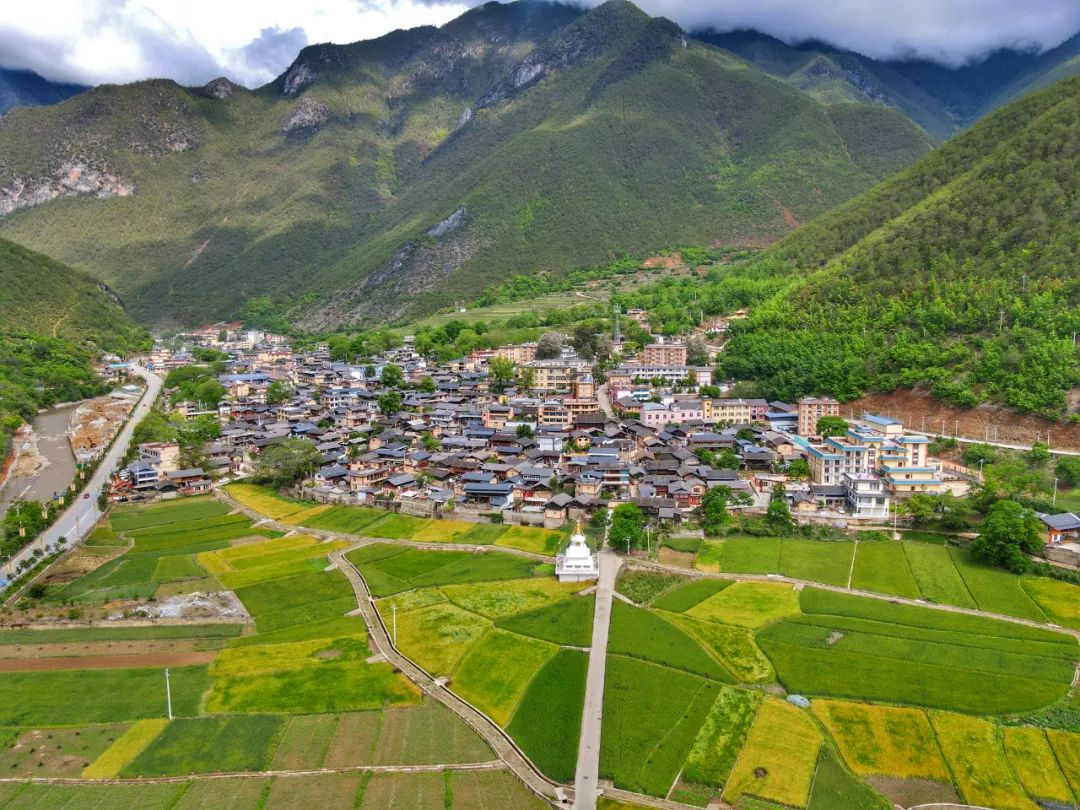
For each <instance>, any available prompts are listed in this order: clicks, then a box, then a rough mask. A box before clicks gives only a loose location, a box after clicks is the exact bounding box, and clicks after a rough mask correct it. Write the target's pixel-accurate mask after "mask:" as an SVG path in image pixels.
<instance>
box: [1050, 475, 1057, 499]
mask: <svg viewBox="0 0 1080 810" xmlns="http://www.w3.org/2000/svg"><path fill="white" fill-rule="evenodd" d="M1057 488H1058V482H1057V478H1055V479H1054V500H1053V501H1052V502H1051V503H1052V505H1053V506H1057Z"/></svg>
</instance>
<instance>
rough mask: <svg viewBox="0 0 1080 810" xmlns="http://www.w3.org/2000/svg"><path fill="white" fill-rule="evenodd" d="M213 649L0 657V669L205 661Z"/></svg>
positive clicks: (180, 664)
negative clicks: (174, 651)
mask: <svg viewBox="0 0 1080 810" xmlns="http://www.w3.org/2000/svg"><path fill="white" fill-rule="evenodd" d="M216 655H217V652H216V651H214V650H210V651H208V652H176V653H153V654H148V655H147V654H144V655H123V654H121V655H79V656H74V657H70V658H64V657H56V658H0V672H48V671H52V670H58V669H136V668H139V667H146V668H149V667H184V666H191V665H194V664H209V663H210V662H211V661H213V660H214V657H215V656H216Z"/></svg>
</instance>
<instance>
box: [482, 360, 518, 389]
mask: <svg viewBox="0 0 1080 810" xmlns="http://www.w3.org/2000/svg"><path fill="white" fill-rule="evenodd" d="M488 378H489V379H490V381H491V387H492V388H493V389H495V391H496V392H497V393H502V391H503V389H504V388H506V387H507V386H509V385H510V384H511V383H513V382H514V364H513V363H511V362H510V361H509V360H508V359H506V358H505V357H492V358H491V362H490V363H488Z"/></svg>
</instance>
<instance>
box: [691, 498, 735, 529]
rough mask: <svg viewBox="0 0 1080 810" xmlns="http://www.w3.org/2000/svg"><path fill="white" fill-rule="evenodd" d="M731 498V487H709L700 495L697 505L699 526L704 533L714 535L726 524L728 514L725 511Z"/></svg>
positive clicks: (728, 517)
mask: <svg viewBox="0 0 1080 810" xmlns="http://www.w3.org/2000/svg"><path fill="white" fill-rule="evenodd" d="M730 498H731V487H725V486H719V487H710V488H709V489H707V490H706V491H705V494H704V495H703V496H701V505H700V506H699V507H698V510H699V512H700V513H701V528H702V529H703V530H704V532H705V534H707V535H708V536H710V537H715V536H716V535H718V534H720V531H721V529H723V528H724V526H725V525H726V524H727V522H728V520H729V519H730V517H731V516H730V515H729V514H728V511H727V506H728V500H729V499H730Z"/></svg>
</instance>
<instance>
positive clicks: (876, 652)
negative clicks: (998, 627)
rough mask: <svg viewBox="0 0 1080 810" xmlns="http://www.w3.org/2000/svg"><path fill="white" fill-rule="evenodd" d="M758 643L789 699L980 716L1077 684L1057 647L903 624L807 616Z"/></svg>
mask: <svg viewBox="0 0 1080 810" xmlns="http://www.w3.org/2000/svg"><path fill="white" fill-rule="evenodd" d="M758 643H759V644H760V645H761V648H762V649H763V650H764V652H765V654H766V655H767V656H769V659H770V660H771V661H772V663H773V666H774V667H775V668H776V673H777V676H778V678H779V679H780V681H781V683H783V684H784V686H785V687H786V688H787V689H788V690H789V691H793V692H800V693H804V694H809V695H822V696H830V697H846V698H853V699H866V700H880V701H888V702H895V703H906V704H914V705H921V706H932V707H936V708H946V709H953V710H956V711H968V712H972V713H976V714H995V713H1006V712H1021V711H1027V710H1030V709H1034V708H1038V707H1040V706H1045V705H1048V704H1050V703H1053V702H1054V701H1055V700H1057V699H1058V698H1060V697H1061V696H1062V695H1064V694H1065V692H1066V691H1067V690H1068V685H1069V682H1070V680H1071V678H1072V675H1071V672H1072V664H1071V662H1070V661H1067V660H1065V659H1064V658H1060V657H1055V655H1054V654H1055V653H1057V652H1058V650H1057V649H1055V646H1054V645H1048V644H1042V643H1039V642H1024V641H1019V640H1015V639H997V638H994V637H991V636H981V637H978V636H969V635H968V634H966V633H962V632H949V631H940V630H928V629H927V628H923V627H918V626H910V625H904V624H899V623H894V624H887V623H881V622H868V621H865V620H860V619H845V618H843V617H826V616H821V615H817V616H807V617H802V618H798V619H792V620H787V621H784V622H781V623H780V624H777V625H774V626H772V627H769V628H767V629H765V630H763V631H762V632H761V633H759V634H758ZM1065 649H1067V648H1064V647H1062V648H1061V650H1062V651H1064V650H1065Z"/></svg>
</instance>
